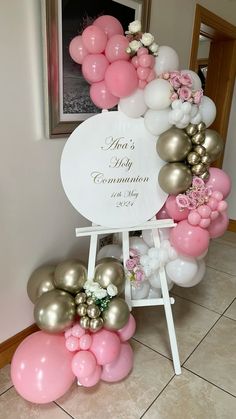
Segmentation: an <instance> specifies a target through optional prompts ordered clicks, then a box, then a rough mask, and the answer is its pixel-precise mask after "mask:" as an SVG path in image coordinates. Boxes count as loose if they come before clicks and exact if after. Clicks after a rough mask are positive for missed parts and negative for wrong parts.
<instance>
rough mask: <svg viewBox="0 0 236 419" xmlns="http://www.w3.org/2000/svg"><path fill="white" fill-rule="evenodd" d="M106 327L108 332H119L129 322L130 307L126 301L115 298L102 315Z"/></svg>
mask: <svg viewBox="0 0 236 419" xmlns="http://www.w3.org/2000/svg"><path fill="white" fill-rule="evenodd" d="M102 317H103V321H104V327H105V328H106V329H108V330H119V329H122V327H124V326H125V325H126V323H127V322H128V320H129V307H128V305H127V303H126V302H125V300H123V299H122V298H119V297H114V298H113V299H112V300H111V302H110V303H109V306H108V308H107V309H106V310H104V311H103V313H102Z"/></svg>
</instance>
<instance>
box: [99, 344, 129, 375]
mask: <svg viewBox="0 0 236 419" xmlns="http://www.w3.org/2000/svg"><path fill="white" fill-rule="evenodd" d="M133 357H134V356H133V351H132V348H131V346H130V344H129V343H128V342H125V343H122V344H121V351H120V355H119V357H118V358H117V359H116V360H115V361H114V362H112V363H110V364H106V365H104V366H103V369H102V375H101V379H102V380H103V381H107V382H109V383H115V382H116V381H120V380H123V378H125V377H126V376H127V375H128V374H129V373H130V371H131V370H132V368H133Z"/></svg>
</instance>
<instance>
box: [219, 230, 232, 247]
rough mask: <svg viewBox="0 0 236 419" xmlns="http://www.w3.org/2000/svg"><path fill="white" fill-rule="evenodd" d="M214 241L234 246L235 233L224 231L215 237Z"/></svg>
mask: <svg viewBox="0 0 236 419" xmlns="http://www.w3.org/2000/svg"><path fill="white" fill-rule="evenodd" d="M216 241H217V242H220V243H225V244H228V245H231V246H236V233H234V232H233V231H226V232H225V234H223V236H221V237H219V238H218V239H216Z"/></svg>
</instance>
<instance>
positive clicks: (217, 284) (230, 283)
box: [171, 255, 236, 314]
mask: <svg viewBox="0 0 236 419" xmlns="http://www.w3.org/2000/svg"><path fill="white" fill-rule="evenodd" d="M235 256H236V255H235ZM171 292H172V293H173V294H175V295H179V296H180V297H184V298H187V299H188V300H190V301H193V302H194V303H197V304H200V305H202V306H204V307H206V308H209V309H210V310H214V311H216V312H217V313H221V314H222V313H223V312H224V311H225V310H226V308H227V307H228V306H229V305H230V304H231V302H232V301H233V299H234V298H235V297H236V276H232V275H228V274H226V273H224V272H219V271H216V270H215V269H212V268H209V267H207V269H206V274H205V277H204V279H203V280H202V281H201V282H200V284H198V285H196V286H195V287H191V288H183V287H177V286H175V287H174V288H173V289H172V290H171Z"/></svg>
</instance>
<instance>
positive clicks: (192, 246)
mask: <svg viewBox="0 0 236 419" xmlns="http://www.w3.org/2000/svg"><path fill="white" fill-rule="evenodd" d="M170 242H171V245H172V246H174V248H175V250H176V251H177V252H179V253H181V254H183V255H185V256H192V257H197V256H199V255H201V254H202V253H203V252H205V250H206V249H207V248H208V246H209V233H208V231H207V230H204V229H203V228H201V227H198V226H192V225H191V224H189V223H188V221H187V220H183V221H180V222H179V223H178V224H177V226H176V227H174V228H173V229H172V230H171V233H170Z"/></svg>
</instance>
